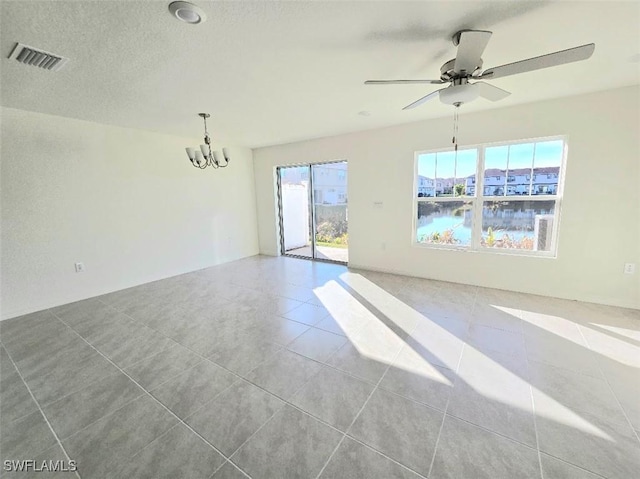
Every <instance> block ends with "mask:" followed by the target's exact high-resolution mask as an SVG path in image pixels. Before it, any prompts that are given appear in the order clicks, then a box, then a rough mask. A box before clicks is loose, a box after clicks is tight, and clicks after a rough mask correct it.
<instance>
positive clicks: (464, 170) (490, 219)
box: [414, 137, 566, 256]
mask: <svg viewBox="0 0 640 479" xmlns="http://www.w3.org/2000/svg"><path fill="white" fill-rule="evenodd" d="M565 161H566V143H565V140H564V138H562V137H556V138H544V139H536V140H526V141H518V142H509V143H501V144H487V145H478V146H474V147H466V148H462V149H459V150H458V152H457V154H456V153H455V152H454V151H452V150H445V151H431V152H430V151H427V152H417V153H416V186H415V189H416V191H415V197H416V202H415V207H416V212H415V215H414V217H415V218H416V221H415V225H414V228H415V230H414V233H415V235H414V243H415V244H416V245H419V246H426V247H437V248H454V249H464V250H473V251H497V252H510V253H519V254H527V255H541V256H555V255H556V244H557V238H556V237H557V231H558V219H559V212H560V203H561V200H562V196H561V191H562V182H563V181H564V166H565ZM479 171H480V172H482V174H480V175H478V172H479Z"/></svg>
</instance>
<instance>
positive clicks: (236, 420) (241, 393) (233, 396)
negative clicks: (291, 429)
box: [185, 381, 284, 456]
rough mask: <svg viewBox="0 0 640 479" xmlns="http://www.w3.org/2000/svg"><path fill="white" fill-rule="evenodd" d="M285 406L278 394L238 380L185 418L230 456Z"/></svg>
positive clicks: (203, 435)
mask: <svg viewBox="0 0 640 479" xmlns="http://www.w3.org/2000/svg"><path fill="white" fill-rule="evenodd" d="M283 406H284V402H283V401H281V400H280V399H278V398H276V397H275V396H272V395H271V394H269V393H267V392H265V391H263V390H262V389H259V388H257V387H256V386H254V385H252V384H250V383H248V382H246V381H239V382H237V383H235V384H234V385H233V386H231V387H230V388H229V389H227V390H226V391H224V392H223V393H222V394H220V395H219V396H218V397H216V398H215V399H214V400H213V401H211V402H209V403H207V404H205V405H204V406H203V407H202V408H200V409H199V410H197V411H196V412H195V413H193V414H192V415H191V416H189V417H187V418H186V420H185V421H186V423H187V424H189V426H191V427H192V428H193V429H195V430H196V431H197V432H198V433H199V434H200V435H202V437H204V438H205V439H206V440H207V441H209V442H210V443H211V444H213V445H214V446H215V447H216V448H218V449H219V450H220V451H222V453H223V454H225V455H226V456H230V455H231V454H233V453H234V452H235V451H236V450H237V449H238V448H239V447H240V446H241V445H242V444H243V443H244V442H245V441H246V440H247V439H249V437H250V436H251V435H252V434H253V433H255V432H256V431H257V430H258V429H259V428H260V427H261V426H262V425H263V424H264V423H265V422H266V421H268V420H269V418H271V416H273V415H274V414H275V413H276V412H277V411H278V410H279V409H281V408H282V407H283Z"/></svg>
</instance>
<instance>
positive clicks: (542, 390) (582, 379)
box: [530, 362, 627, 424]
mask: <svg viewBox="0 0 640 479" xmlns="http://www.w3.org/2000/svg"><path fill="white" fill-rule="evenodd" d="M530 364H531V385H532V386H533V399H534V403H535V408H536V411H537V413H538V414H541V415H549V414H552V412H551V411H552V410H553V409H560V410H562V409H564V408H568V409H570V410H571V411H573V412H576V413H578V414H579V413H580V412H581V411H584V412H587V413H589V414H592V415H594V416H598V417H600V418H602V419H603V420H606V421H608V422H611V423H617V424H627V419H626V417H625V415H624V412H623V411H622V409H621V408H620V405H619V404H618V401H617V400H616V397H615V396H614V394H613V392H612V391H611V388H610V387H609V385H608V384H607V382H606V381H605V380H604V379H598V378H594V377H591V376H587V375H585V374H580V373H577V372H573V371H569V370H567V369H562V368H556V367H554V366H547V365H545V364H543V363H535V362H531V363H530Z"/></svg>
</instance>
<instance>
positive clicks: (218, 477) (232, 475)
mask: <svg viewBox="0 0 640 479" xmlns="http://www.w3.org/2000/svg"><path fill="white" fill-rule="evenodd" d="M247 477H249V476H247V475H246V474H244V473H243V472H242V471H240V469H238V468H237V467H236V466H235V465H234V464H233V463H232V462H229V461H227V462H225V463H224V465H223V466H222V467H221V468H220V469H218V470H217V471H216V473H215V474H214V475H213V477H212V478H211V479H247Z"/></svg>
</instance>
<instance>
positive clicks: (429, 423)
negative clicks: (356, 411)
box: [349, 389, 443, 476]
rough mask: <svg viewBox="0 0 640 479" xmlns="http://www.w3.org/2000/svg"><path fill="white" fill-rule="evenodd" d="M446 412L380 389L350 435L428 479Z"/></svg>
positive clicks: (359, 417)
mask: <svg viewBox="0 0 640 479" xmlns="http://www.w3.org/2000/svg"><path fill="white" fill-rule="evenodd" d="M442 417H443V412H441V411H437V410H435V409H432V408H429V407H427V406H424V405H422V404H418V403H416V402H414V401H410V400H409V399H405V398H403V397H400V396H397V395H395V394H392V393H389V392H386V391H382V390H380V389H377V390H376V391H375V392H374V393H373V396H371V399H369V401H368V402H367V405H366V406H365V408H364V410H363V411H362V412H361V413H360V416H358V419H356V422H355V423H354V424H353V426H352V427H351V430H350V431H349V435H350V436H353V437H354V438H356V439H358V440H359V441H362V442H364V443H365V444H367V445H369V446H371V447H373V448H374V449H376V450H378V451H380V452H382V453H383V454H385V455H386V456H389V457H390V458H392V459H394V460H396V461H398V462H399V463H401V464H404V465H405V466H407V467H409V468H411V469H412V470H414V471H416V472H418V473H420V474H422V475H423V476H426V475H427V474H428V473H429V466H430V464H431V457H432V456H433V452H434V450H435V444H436V439H437V437H438V432H439V430H440V425H441V423H442Z"/></svg>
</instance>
